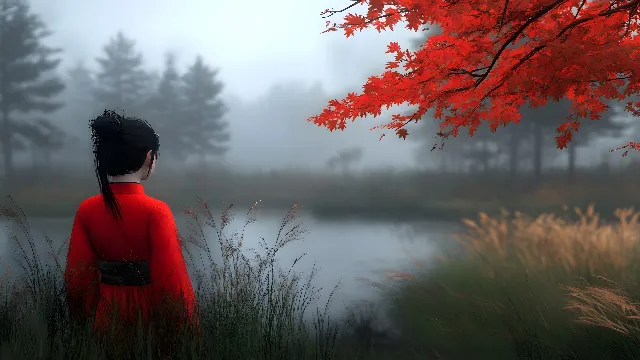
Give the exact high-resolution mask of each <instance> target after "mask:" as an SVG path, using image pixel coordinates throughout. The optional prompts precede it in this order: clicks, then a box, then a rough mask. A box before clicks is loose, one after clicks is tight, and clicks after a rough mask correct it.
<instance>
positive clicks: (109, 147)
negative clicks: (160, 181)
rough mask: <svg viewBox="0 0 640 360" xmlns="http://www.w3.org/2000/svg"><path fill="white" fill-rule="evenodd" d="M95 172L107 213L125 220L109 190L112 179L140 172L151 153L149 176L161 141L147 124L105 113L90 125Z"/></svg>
mask: <svg viewBox="0 0 640 360" xmlns="http://www.w3.org/2000/svg"><path fill="white" fill-rule="evenodd" d="M89 126H90V128H91V140H92V141H93V154H94V161H95V171H96V176H97V177H98V184H99V186H100V193H101V194H102V197H103V199H104V203H105V205H106V206H107V210H108V211H109V212H110V213H111V214H112V215H113V216H114V217H115V218H116V220H118V219H122V213H121V211H120V204H118V200H117V199H116V197H115V195H114V194H113V191H111V187H110V186H109V178H108V177H109V176H119V175H125V174H130V173H133V172H136V171H138V170H140V168H142V166H143V165H144V162H145V160H146V157H147V153H148V152H149V151H151V162H150V163H149V173H150V172H151V166H152V165H153V162H154V160H155V159H156V158H157V156H158V154H159V151H160V139H159V137H158V135H157V134H156V132H155V131H154V130H153V128H152V127H151V125H149V123H148V122H147V121H145V120H142V119H138V118H133V117H125V116H123V115H120V114H118V113H116V112H115V111H110V110H105V111H104V112H103V113H102V115H100V116H98V117H96V118H95V119H92V120H91V121H90V122H89Z"/></svg>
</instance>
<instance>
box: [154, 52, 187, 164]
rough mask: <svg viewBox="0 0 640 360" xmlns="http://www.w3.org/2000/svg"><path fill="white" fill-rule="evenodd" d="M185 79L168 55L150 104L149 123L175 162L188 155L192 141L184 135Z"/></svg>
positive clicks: (171, 56)
mask: <svg viewBox="0 0 640 360" xmlns="http://www.w3.org/2000/svg"><path fill="white" fill-rule="evenodd" d="M182 90H183V86H182V79H181V77H180V73H178V70H177V68H176V63H175V56H174V55H173V54H167V55H166V58H165V64H164V71H163V72H162V75H161V77H160V80H159V82H158V85H157V87H156V89H155V92H154V93H153V95H152V96H151V98H150V100H149V113H150V116H149V121H150V122H151V123H152V124H153V125H154V126H155V127H156V131H157V132H158V134H159V135H160V138H161V139H162V147H163V149H166V151H165V154H167V155H168V156H170V157H171V158H173V159H184V158H185V157H186V156H187V155H188V146H189V145H188V144H189V139H186V138H185V136H184V135H183V134H182V130H183V129H182V126H183V125H184V123H185V120H184V119H183V115H184V94H183V91H182Z"/></svg>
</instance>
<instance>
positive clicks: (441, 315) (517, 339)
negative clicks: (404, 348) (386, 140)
mask: <svg viewBox="0 0 640 360" xmlns="http://www.w3.org/2000/svg"><path fill="white" fill-rule="evenodd" d="M575 212H576V214H577V216H578V218H579V219H578V220H577V221H572V220H570V218H569V217H568V216H567V217H565V218H563V217H558V216H554V215H540V216H538V217H529V216H526V215H524V214H521V213H514V214H509V213H507V212H504V213H503V214H502V215H501V216H498V217H491V216H488V215H487V214H480V215H479V217H478V219H476V220H464V225H465V227H466V232H465V233H464V234H457V235H456V236H455V237H456V239H457V240H458V241H459V243H460V244H461V245H462V247H463V249H464V252H463V256H460V255H459V254H458V255H448V256H445V257H441V258H440V260H441V264H440V266H438V267H436V268H435V269H433V266H431V268H430V269H428V271H427V269H422V270H419V271H417V272H414V273H411V274H406V273H392V274H390V277H391V278H393V279H395V280H396V281H395V284H394V286H393V287H392V288H390V289H387V290H390V291H389V294H390V295H391V298H390V299H391V300H392V301H390V302H389V304H388V307H389V309H390V313H391V314H393V319H394V320H395V322H396V324H397V325H398V326H399V327H400V328H401V329H402V330H403V331H404V333H406V334H412V337H413V339H412V343H413V344H414V346H418V347H419V346H422V347H426V348H428V349H431V350H432V351H436V352H438V353H439V354H440V355H441V356H442V358H457V357H459V356H463V355H466V354H469V353H470V352H473V353H474V354H476V355H477V356H479V358H483V357H482V356H481V355H484V354H487V355H489V354H491V355H492V356H494V358H497V359H636V358H638V356H640V298H638V297H636V296H635V295H634V293H635V292H636V291H637V290H640V289H639V288H640V287H639V286H638V283H637V274H639V273H640V272H639V271H638V270H639V269H640V267H639V265H640V264H639V263H640V222H639V218H640V213H637V212H634V211H633V210H632V209H624V210H617V211H616V213H615V215H616V218H617V221H614V222H604V221H602V220H601V218H600V216H599V215H598V214H597V213H596V212H595V210H594V208H593V206H591V207H589V208H588V209H587V210H586V211H582V210H580V209H575ZM413 263H414V264H415V265H416V266H418V267H420V266H423V264H424V263H423V262H418V261H417V260H415V259H413Z"/></svg>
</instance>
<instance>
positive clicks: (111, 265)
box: [100, 260, 151, 286]
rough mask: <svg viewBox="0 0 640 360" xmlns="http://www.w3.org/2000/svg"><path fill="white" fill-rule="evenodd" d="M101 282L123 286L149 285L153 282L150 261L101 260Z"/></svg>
mask: <svg viewBox="0 0 640 360" xmlns="http://www.w3.org/2000/svg"><path fill="white" fill-rule="evenodd" d="M100 282H101V283H103V284H108V285H121V286H143V285H149V284H151V276H150V270H149V262H148V261H103V260H100Z"/></svg>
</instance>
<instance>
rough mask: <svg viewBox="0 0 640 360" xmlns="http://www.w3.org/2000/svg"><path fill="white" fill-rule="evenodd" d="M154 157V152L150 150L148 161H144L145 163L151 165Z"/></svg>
mask: <svg viewBox="0 0 640 360" xmlns="http://www.w3.org/2000/svg"><path fill="white" fill-rule="evenodd" d="M152 156H153V152H152V151H151V150H149V152H147V157H146V159H144V163H145V164H147V165H151V157H152Z"/></svg>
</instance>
